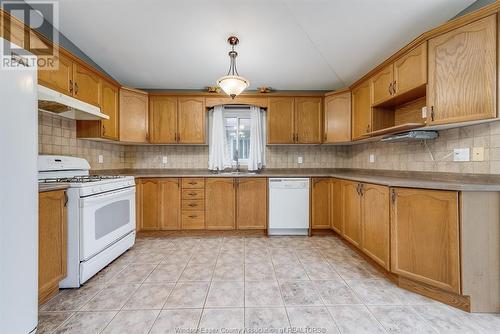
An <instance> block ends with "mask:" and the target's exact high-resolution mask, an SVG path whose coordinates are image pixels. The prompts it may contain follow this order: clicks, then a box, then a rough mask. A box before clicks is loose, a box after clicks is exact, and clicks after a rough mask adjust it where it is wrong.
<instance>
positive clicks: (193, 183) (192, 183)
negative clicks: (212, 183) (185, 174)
mask: <svg viewBox="0 0 500 334" xmlns="http://www.w3.org/2000/svg"><path fill="white" fill-rule="evenodd" d="M196 183H197V182H192V181H191V182H189V184H191V185H195V184H196Z"/></svg>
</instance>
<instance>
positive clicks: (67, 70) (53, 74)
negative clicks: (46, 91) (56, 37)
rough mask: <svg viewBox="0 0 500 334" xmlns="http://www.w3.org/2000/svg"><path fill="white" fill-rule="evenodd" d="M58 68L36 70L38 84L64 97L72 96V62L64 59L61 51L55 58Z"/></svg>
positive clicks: (66, 58)
mask: <svg viewBox="0 0 500 334" xmlns="http://www.w3.org/2000/svg"><path fill="white" fill-rule="evenodd" d="M56 61H57V62H58V68H57V69H56V70H49V69H44V68H40V69H39V70H38V83H39V84H40V85H42V86H45V87H48V88H51V89H53V90H56V91H58V92H60V93H62V94H65V95H69V96H71V95H73V61H72V60H71V59H70V58H68V57H66V56H65V55H64V54H63V53H62V52H61V51H59V56H58V57H56Z"/></svg>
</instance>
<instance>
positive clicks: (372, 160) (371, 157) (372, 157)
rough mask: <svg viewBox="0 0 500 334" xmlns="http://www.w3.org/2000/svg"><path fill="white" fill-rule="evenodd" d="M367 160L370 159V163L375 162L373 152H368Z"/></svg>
mask: <svg viewBox="0 0 500 334" xmlns="http://www.w3.org/2000/svg"><path fill="white" fill-rule="evenodd" d="M369 161H370V163H371V164H372V163H374V162H375V154H373V153H372V154H370V158H369Z"/></svg>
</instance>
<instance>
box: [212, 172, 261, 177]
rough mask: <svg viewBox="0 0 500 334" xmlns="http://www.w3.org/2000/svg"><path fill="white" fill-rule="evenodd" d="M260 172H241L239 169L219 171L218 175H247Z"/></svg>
mask: <svg viewBox="0 0 500 334" xmlns="http://www.w3.org/2000/svg"><path fill="white" fill-rule="evenodd" d="M256 174H258V173H257V172H248V171H247V172H243V171H240V172H237V171H225V172H218V173H217V175H241V176H245V175H256Z"/></svg>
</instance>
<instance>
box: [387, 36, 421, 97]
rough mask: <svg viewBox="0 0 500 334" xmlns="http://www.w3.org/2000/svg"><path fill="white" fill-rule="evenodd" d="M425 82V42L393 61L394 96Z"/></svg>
mask: <svg viewBox="0 0 500 334" xmlns="http://www.w3.org/2000/svg"><path fill="white" fill-rule="evenodd" d="M426 83H427V42H424V43H422V44H420V45H419V46H417V47H416V48H414V49H413V50H411V51H409V52H408V53H406V54H404V55H403V56H402V57H401V58H399V59H398V60H396V61H395V62H394V90H395V91H396V96H397V95H401V94H404V93H407V92H409V91H411V90H413V89H415V88H418V87H422V86H424V85H425V84H426Z"/></svg>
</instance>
